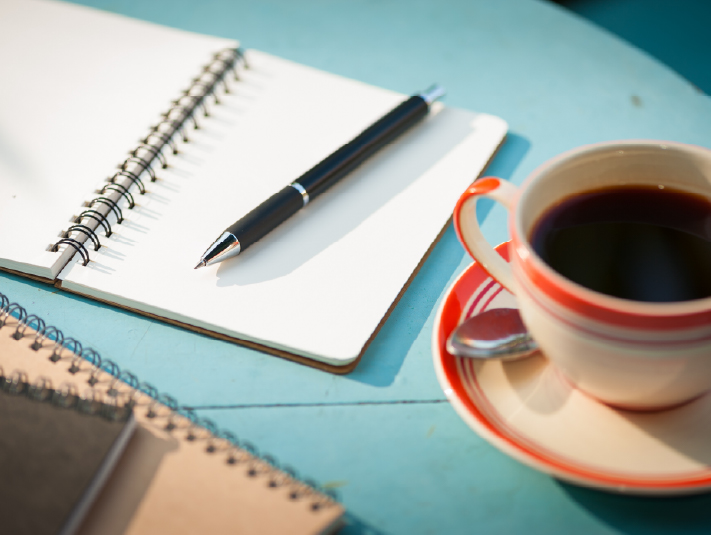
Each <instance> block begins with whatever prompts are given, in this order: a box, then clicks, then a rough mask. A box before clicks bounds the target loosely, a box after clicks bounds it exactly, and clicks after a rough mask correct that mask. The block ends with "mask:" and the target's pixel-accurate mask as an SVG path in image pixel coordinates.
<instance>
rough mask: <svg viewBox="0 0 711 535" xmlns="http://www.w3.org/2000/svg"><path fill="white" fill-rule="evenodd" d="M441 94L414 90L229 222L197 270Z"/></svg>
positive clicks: (264, 229)
mask: <svg viewBox="0 0 711 535" xmlns="http://www.w3.org/2000/svg"><path fill="white" fill-rule="evenodd" d="M443 95H444V89H443V88H442V87H440V86H438V85H433V86H432V87H430V88H429V89H427V90H426V91H424V92H422V93H420V94H418V95H413V96H412V97H410V98H409V99H407V100H406V101H405V102H403V103H402V104H400V105H399V106H397V107H396V108H394V109H393V110H391V111H390V112H388V113H387V114H386V115H385V116H384V117H381V118H380V119H378V120H377V121H376V122H375V123H373V124H372V125H370V126H369V127H368V128H367V129H366V130H364V131H363V132H361V133H360V134H359V135H358V136H357V137H356V138H355V139H353V140H352V141H350V142H349V143H347V144H345V145H343V146H342V147H341V148H339V149H338V150H337V151H336V152H334V153H333V154H331V155H330V156H328V157H327V158H326V159H325V160H323V161H321V162H320V163H318V164H317V165H316V166H315V167H312V168H311V169H310V170H309V171H307V172H306V173H304V174H303V175H301V176H300V177H299V178H297V179H296V180H295V181H294V182H292V183H291V184H289V185H288V186H286V187H285V188H284V189H282V190H281V191H279V192H278V193H276V194H275V195H272V196H271V197H269V198H268V199H267V200H266V201H264V202H263V203H262V204H260V205H259V206H257V207H256V208H255V209H254V210H252V211H251V212H249V213H248V214H247V215H246V216H244V217H243V218H242V219H240V220H239V221H237V222H236V223H233V224H232V225H231V226H229V227H227V229H226V230H225V231H224V232H223V233H222V234H221V235H220V237H219V238H217V240H215V242H214V243H213V244H212V245H211V246H210V247H209V248H208V249H207V251H205V253H204V254H203V255H202V258H200V263H199V264H198V265H197V266H195V269H198V268H201V267H203V266H209V265H211V264H216V263H217V262H222V261H223V260H225V259H227V258H230V257H232V256H235V255H238V254H239V253H240V252H241V251H244V250H245V249H246V248H247V247H249V246H250V245H252V244H253V243H254V242H256V241H258V240H260V239H261V238H263V237H264V236H266V235H267V234H269V233H270V232H271V231H272V230H274V229H275V228H276V227H278V226H279V225H281V224H282V223H283V222H284V221H286V220H287V219H289V218H290V217H291V216H292V215H294V214H295V213H296V212H298V211H299V210H301V209H302V208H303V207H304V206H306V205H307V204H308V203H309V202H310V201H311V200H313V199H314V198H316V197H317V196H319V195H321V194H322V193H323V192H324V191H326V190H327V189H328V188H330V187H331V186H333V185H334V184H335V183H336V182H338V181H339V180H340V179H342V178H343V177H344V176H346V175H347V174H348V173H350V172H351V171H353V170H354V169H355V168H356V167H358V166H359V165H360V164H361V163H363V162H364V161H365V160H366V159H367V158H368V157H370V156H371V155H373V154H374V153H375V152H377V151H378V149H380V148H382V147H383V146H385V145H386V144H387V143H389V142H391V141H392V140H394V139H395V138H396V137H397V136H399V135H400V134H402V133H403V132H404V131H405V130H407V129H408V128H410V127H411V126H413V125H414V124H415V123H416V122H418V120H419V119H421V118H422V117H424V116H425V115H427V112H428V111H429V108H430V104H432V102H434V101H435V100H437V99H438V98H440V97H441V96H443Z"/></svg>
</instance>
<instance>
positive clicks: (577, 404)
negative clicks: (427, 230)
mask: <svg viewBox="0 0 711 535" xmlns="http://www.w3.org/2000/svg"><path fill="white" fill-rule="evenodd" d="M496 250H497V251H498V252H499V254H501V256H502V257H504V259H506V260H507V261H508V242H507V243H503V244H501V245H499V246H498V247H497V248H496ZM515 306H516V301H515V298H514V297H513V296H512V295H511V294H510V293H509V292H508V291H506V290H505V289H504V288H502V287H501V286H500V285H499V284H498V283H497V282H496V281H494V280H493V279H492V278H491V277H490V276H489V275H488V273H486V271H484V269H483V268H482V267H481V266H479V265H478V264H477V263H476V262H475V263H473V264H472V265H471V266H469V267H468V268H467V269H466V270H465V271H464V272H463V273H462V274H461V275H460V276H459V278H458V279H457V280H456V281H455V282H454V284H453V285H452V287H451V288H450V289H449V290H448V291H447V293H446V295H445V297H444V299H443V302H442V304H441V306H440V308H439V310H438V312H437V316H436V318H435V325H434V332H433V337H432V352H433V357H434V366H435V371H436V373H437V378H438V380H439V382H440V385H441V387H442V389H443V390H444V393H445V395H446V396H447V398H448V399H449V401H450V402H451V404H452V406H453V407H454V409H455V410H456V411H457V413H458V414H459V415H460V417H461V418H462V419H463V420H464V421H465V422H466V423H467V424H468V425H469V426H470V427H471V428H472V429H473V430H474V431H476V432H477V433H478V434H479V435H481V436H482V437H483V438H484V439H486V440H487V441H489V442H490V443H491V444H492V445H494V446H495V447H496V448H498V449H499V450H501V451H503V452H504V453H506V454H508V455H510V456H511V457H513V458H514V459H517V460H518V461H520V462H522V463H524V464H526V465H528V466H530V467H532V468H535V469H537V470H540V471H542V472H544V473H546V474H549V475H552V476H554V477H556V478H559V479H561V480H565V481H568V482H571V483H574V484H577V485H583V486H587V487H594V488H598V489H601V490H607V491H612V492H624V493H630V494H646V495H673V494H690V493H698V492H704V491H707V490H709V489H711V426H710V425H709V424H708V422H710V421H711V396H709V395H707V396H703V397H701V398H699V399H697V400H695V401H693V402H691V403H688V404H686V405H683V406H681V407H677V408H674V409H669V410H666V411H661V412H646V413H645V412H631V411H621V410H616V409H613V408H611V407H608V406H606V405H604V404H601V403H599V402H597V401H595V400H593V399H592V398H590V397H588V396H586V395H585V394H583V393H581V392H579V391H578V390H576V389H575V388H574V387H573V386H571V384H570V383H569V382H568V381H567V380H566V379H565V378H564V377H562V375H561V374H560V373H559V372H558V371H557V370H556V369H555V367H554V366H552V365H551V364H550V363H549V362H548V361H547V360H546V359H545V357H543V356H542V355H540V354H539V355H537V356H534V357H531V358H528V359H524V360H520V361H513V362H501V361H477V360H473V359H467V358H460V357H455V356H453V355H450V354H449V353H448V352H447V350H446V349H445V344H446V341H447V337H448V336H449V335H450V334H451V332H452V331H453V330H454V328H455V327H456V326H457V325H458V324H459V323H461V321H463V320H464V319H466V318H467V317H469V316H471V315H473V314H476V313H479V312H483V311H484V310H488V309H491V308H504V307H508V308H514V307H515Z"/></svg>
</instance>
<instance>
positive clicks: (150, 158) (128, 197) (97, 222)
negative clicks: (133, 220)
mask: <svg viewBox="0 0 711 535" xmlns="http://www.w3.org/2000/svg"><path fill="white" fill-rule="evenodd" d="M240 66H242V67H245V68H246V67H248V65H247V60H246V58H245V56H244V53H243V51H242V50H241V49H240V48H228V49H225V50H222V51H220V52H218V53H217V54H215V55H214V57H213V59H212V61H211V62H210V63H209V64H208V65H206V66H205V67H203V71H202V73H201V74H200V76H198V77H197V78H194V79H193V81H192V84H191V85H190V87H189V88H188V89H186V90H185V91H183V94H182V95H181V96H180V98H178V99H177V100H175V101H173V102H172V105H171V107H170V108H169V109H168V111H167V112H165V113H164V114H163V115H162V119H161V121H160V122H159V123H158V124H156V125H155V126H153V127H151V129H150V132H149V133H148V135H146V136H145V137H144V138H143V139H142V140H141V142H140V144H139V145H138V146H137V147H136V148H135V149H133V150H132V151H130V152H129V156H128V157H127V158H126V159H125V160H124V161H123V163H121V164H120V165H119V166H118V169H119V171H118V172H116V173H115V174H114V175H113V176H111V177H109V178H107V179H106V181H107V184H106V185H105V186H104V187H103V188H101V190H99V191H98V192H97V193H98V194H99V195H100V196H99V197H95V198H93V199H91V200H90V201H88V202H85V203H84V207H85V208H87V209H86V210H84V211H82V212H81V213H80V214H79V215H78V216H76V217H74V218H72V223H73V225H72V226H70V227H69V228H68V229H67V230H66V231H62V232H61V233H60V239H59V240H58V241H57V242H55V243H53V244H51V245H50V246H49V249H48V250H49V251H51V252H60V251H64V250H66V248H67V247H71V248H72V249H74V254H73V255H72V256H74V255H76V254H79V256H81V258H82V265H84V266H86V265H87V264H88V263H89V262H90V260H91V257H90V255H89V250H88V249H87V247H86V245H85V244H86V241H87V240H91V242H92V243H93V245H94V250H95V251H98V250H99V249H100V248H101V242H100V241H99V238H98V236H97V234H96V231H97V229H98V228H99V227H101V228H102V229H103V230H104V232H105V236H106V237H109V236H111V232H112V231H111V225H110V223H109V221H108V216H109V214H111V213H113V214H114V216H115V218H116V224H119V225H120V224H121V223H122V222H123V211H122V210H121V207H119V204H118V203H119V201H120V200H121V199H124V200H125V201H126V203H127V207H128V209H129V210H131V209H133V207H134V206H135V205H136V203H135V201H134V198H133V194H132V193H131V192H130V191H129V190H130V189H131V187H132V186H133V187H135V188H136V189H137V190H138V193H139V194H140V195H144V194H145V193H146V187H145V184H144V182H143V180H142V179H141V176H142V175H143V174H144V173H145V174H147V175H148V177H149V178H150V181H151V182H155V181H156V180H157V176H156V171H155V168H154V167H155V166H156V163H157V164H159V165H160V167H161V168H163V169H165V168H166V167H168V160H167V159H166V157H165V154H164V151H165V149H166V147H169V148H170V150H171V152H172V153H173V154H178V145H177V144H176V142H175V136H176V135H179V136H180V138H181V139H182V141H183V142H184V143H188V142H189V141H190V140H189V138H188V135H187V131H186V129H187V123H188V122H191V123H192V126H193V128H195V129H197V128H200V124H199V123H198V120H197V112H198V110H201V111H202V113H203V115H204V116H205V117H209V115H210V114H209V110H208V107H207V100H208V97H213V100H214V104H216V105H217V104H219V103H220V100H219V97H218V96H217V89H218V87H220V86H221V87H222V90H223V91H224V92H225V93H229V92H230V87H229V85H228V84H227V79H226V78H227V75H228V74H230V73H232V74H233V77H234V79H235V80H239V73H238V67H240ZM62 246H64V248H63V249H60V248H61V247H62Z"/></svg>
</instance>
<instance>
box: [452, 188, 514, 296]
mask: <svg viewBox="0 0 711 535" xmlns="http://www.w3.org/2000/svg"><path fill="white" fill-rule="evenodd" d="M517 191H518V190H517V188H516V186H514V185H513V184H511V183H510V182H507V181H505V180H502V179H500V178H496V177H485V178H480V179H479V180H477V181H476V182H474V183H473V184H472V185H471V186H469V188H468V189H467V190H466V191H465V192H464V193H463V194H462V196H461V197H460V198H459V201H457V205H456V206H455V208H454V230H455V231H456V232H457V237H458V238H459V241H460V242H462V245H464V248H465V249H466V250H467V252H468V253H469V254H470V255H471V256H472V258H474V259H475V260H476V261H477V262H479V264H480V265H481V266H482V267H483V268H484V269H485V270H486V271H487V272H488V273H489V275H491V276H492V277H493V278H494V279H496V280H497V281H498V282H499V284H501V285H502V286H503V287H504V288H506V289H507V290H508V291H509V292H511V293H512V294H513V293H515V292H514V282H513V281H514V278H513V272H512V271H511V266H510V265H509V263H508V262H506V261H505V260H504V259H503V258H501V256H500V255H499V253H497V252H496V251H495V250H494V248H493V247H492V246H491V245H489V242H487V241H486V239H485V238H484V235H483V234H482V233H481V228H479V221H478V220H477V217H476V201H477V200H478V199H479V197H486V198H488V199H492V200H494V201H497V202H499V203H501V204H503V205H504V207H505V208H506V209H507V210H511V208H512V207H513V201H514V197H515V196H516V193H517Z"/></svg>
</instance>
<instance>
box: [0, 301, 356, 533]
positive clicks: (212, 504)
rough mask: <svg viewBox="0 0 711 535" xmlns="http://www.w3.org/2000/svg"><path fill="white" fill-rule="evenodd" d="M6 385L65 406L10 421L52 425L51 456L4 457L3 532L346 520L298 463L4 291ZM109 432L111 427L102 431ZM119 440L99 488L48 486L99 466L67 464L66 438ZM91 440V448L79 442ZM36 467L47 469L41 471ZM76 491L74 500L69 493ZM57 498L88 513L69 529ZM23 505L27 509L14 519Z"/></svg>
mask: <svg viewBox="0 0 711 535" xmlns="http://www.w3.org/2000/svg"><path fill="white" fill-rule="evenodd" d="M21 393H22V395H21ZM0 396H9V398H10V400H11V401H14V402H18V401H24V402H25V404H29V405H30V407H29V408H27V407H25V409H26V410H28V411H34V412H35V413H36V412H37V411H38V410H42V409H44V410H45V411H46V410H50V411H52V410H54V411H57V412H58V414H59V415H60V417H61V418H62V419H60V420H55V421H54V422H53V423H52V422H49V421H46V422H44V423H41V422H40V421H39V420H37V419H34V418H33V419H29V418H28V419H26V420H24V421H23V422H22V425H20V424H18V423H17V422H15V425H14V431H13V432H14V433H16V434H17V435H20V434H22V435H27V436H42V434H45V435H46V434H47V433H51V432H52V430H51V429H46V428H44V426H48V425H53V426H54V428H56V429H55V431H56V432H54V433H53V438H52V439H51V442H50V444H48V445H47V449H48V450H49V451H48V452H46V451H45V452H44V453H43V455H46V456H48V458H43V457H38V456H36V455H35V456H33V455H32V454H31V453H29V452H28V453H27V454H25V455H20V456H19V457H18V458H17V459H16V463H17V466H15V467H14V469H12V470H6V469H3V477H1V478H0V496H4V497H5V498H6V499H3V500H2V507H0V509H1V510H2V511H3V514H2V517H3V520H2V521H3V524H2V526H3V527H2V528H0V531H2V532H3V533H5V532H6V530H8V527H9V526H13V527H18V526H19V527H18V529H13V530H9V531H8V532H12V533H13V534H18V535H19V534H22V533H32V534H33V535H39V534H45V533H63V534H68V533H75V532H76V533H78V534H81V535H90V534H91V535H93V534H97V535H99V534H100V535H119V534H126V535H144V534H145V535H154V534H156V533H171V534H178V535H181V534H185V535H192V534H195V533H212V534H216V535H219V534H241V533H249V534H252V533H260V534H262V533H263V534H272V533H273V534H277V533H278V534H282V533H294V534H317V533H332V532H334V531H335V530H337V529H338V528H339V527H340V526H341V525H342V516H343V512H344V510H343V507H342V506H341V505H340V504H339V503H338V502H336V501H334V500H333V498H332V497H330V496H328V495H327V494H325V493H323V492H321V491H320V490H318V489H317V488H316V487H315V486H314V485H313V484H307V483H305V482H304V481H302V480H300V479H298V478H297V476H295V475H293V474H294V472H293V470H289V469H286V468H284V469H281V468H279V467H278V465H277V462H276V460H275V459H273V458H272V457H270V456H268V455H264V454H262V455H260V454H259V453H258V452H257V449H256V447H254V446H253V445H251V444H250V443H248V442H247V441H246V440H244V439H238V438H237V437H236V436H235V435H233V434H232V433H230V432H229V431H225V430H220V429H218V428H217V426H216V425H215V424H214V423H213V422H212V421H210V420H208V419H202V418H200V417H199V416H197V415H196V414H195V413H194V412H192V411H191V410H190V409H186V408H183V407H180V406H179V404H178V402H177V401H176V400H175V399H173V398H172V397H170V396H168V395H165V394H161V393H160V392H158V391H157V390H156V388H155V387H154V386H152V385H150V384H148V383H144V382H141V381H140V380H139V379H138V378H137V377H135V376H134V375H133V374H131V373H130V372H128V371H122V370H121V369H120V368H119V367H118V366H117V365H116V364H115V363H113V362H112V361H109V360H102V359H101V356H100V355H98V354H97V353H96V352H94V351H93V350H91V349H89V348H82V346H81V344H80V342H78V341H76V340H73V339H71V338H68V337H65V336H64V335H63V334H62V332H61V331H59V330H57V329H56V328H54V327H52V326H48V325H45V323H44V322H43V321H42V320H41V318H37V317H36V316H34V315H28V313H27V311H26V310H25V309H24V308H23V307H21V306H19V305H17V304H15V303H10V302H9V301H8V299H7V297H6V296H5V295H4V294H2V293H0ZM20 397H22V398H24V399H19V398H20ZM2 402H3V398H2V397H0V429H6V428H9V426H10V424H12V423H13V422H10V421H9V418H10V417H11V414H10V413H9V411H8V410H6V407H5V405H4V404H3V403H2ZM96 413H100V415H101V416H102V417H103V418H99V415H97V414H96ZM127 413H132V417H131V422H134V421H135V429H133V428H128V429H127V430H125V428H126V426H125V423H122V422H120V420H121V419H123V418H124V417H125V416H126V415H127ZM47 417H52V415H51V414H50V415H47ZM72 417H74V419H75V420H76V419H77V418H78V419H79V420H80V421H79V422H78V423H77V422H74V423H72V421H70V420H68V418H72ZM55 418H56V415H55ZM92 418H93V420H92ZM87 419H89V420H90V421H88V422H87ZM104 419H105V420H106V421H100V420H104ZM82 420H83V421H82ZM38 425H42V426H43V428H42V429H40V428H37V427H36V426H38ZM70 425H71V426H72V427H71V428H70V427H69V426H70ZM112 425H113V429H112V428H111V426H112ZM102 426H103V427H102ZM107 428H108V429H107ZM70 431H73V432H74V433H77V434H78V436H76V437H75V438H74V440H72V437H71V436H68V435H67V433H69V432H70ZM130 431H133V434H132V435H131V434H130ZM106 432H108V434H109V436H105V437H98V436H96V435H97V433H106ZM12 439H13V437H7V436H2V437H0V452H1V451H4V450H3V448H4V447H5V446H6V445H8V443H9V444H10V445H12V443H13V440H12ZM113 441H116V442H118V446H117V447H114V450H116V451H115V453H114V456H113V458H112V463H111V464H112V465H113V471H111V472H110V473H109V472H107V471H105V473H104V474H103V476H104V478H103V480H102V483H103V485H100V486H97V487H96V488H95V489H94V494H93V495H92V496H91V498H93V499H91V500H89V499H88V498H86V497H84V498H82V499H81V500H78V499H77V498H76V495H77V492H76V491H75V492H74V495H69V494H67V495H66V496H56V495H53V494H52V490H53V489H58V488H59V487H61V490H59V492H62V493H68V492H69V491H71V490H72V488H75V487H76V484H74V485H73V481H69V480H70V479H72V478H74V479H76V478H77V477H78V476H83V475H84V473H85V472H86V471H87V470H88V471H89V472H88V473H86V474H85V475H87V477H88V476H89V475H91V472H92V470H93V471H98V469H97V468H96V467H95V466H94V467H93V468H92V466H91V465H89V466H87V465H86V464H85V463H84V464H82V465H81V466H80V467H76V463H75V462H73V463H71V466H68V464H70V461H71V460H72V456H67V455H65V456H64V457H62V455H63V452H62V448H63V446H64V445H68V448H69V449H70V450H74V451H72V453H73V454H79V453H81V454H82V455H94V456H97V454H98V453H100V452H101V451H104V450H107V451H108V449H109V448H110V445H111V443H112V442H113ZM87 448H89V449H90V450H93V451H84V450H87ZM97 448H99V450H100V451H99V452H97V451H95V450H96V449H97ZM121 452H122V453H121ZM39 453H42V452H39ZM74 457H76V455H74ZM5 462H6V459H5V458H4V457H3V458H2V459H0V466H4V464H3V463H5ZM95 464H96V463H95ZM5 468H7V467H5ZM38 469H41V470H42V471H41V473H37V472H36V470H38ZM33 472H34V479H33V480H32V481H27V480H26V478H27V477H28V476H27V474H32V473H33ZM75 472H79V473H78V474H77V473H75ZM13 474H15V475H17V474H25V476H24V478H25V479H24V480H23V481H20V480H18V479H17V478H15V479H14V480H13V479H12V476H13ZM106 476H108V477H106ZM18 477H19V476H18ZM80 479H81V478H80ZM84 479H86V478H84ZM79 483H81V482H79ZM79 483H77V484H79ZM23 484H25V485H34V487H35V490H34V491H31V489H30V492H25V493H18V489H20V490H21V489H22V485H23ZM72 485H73V486H72ZM47 493H49V494H47ZM72 501H76V503H74V505H72ZM8 504H12V507H13V509H12V511H13V513H12V514H11V513H10V512H9V511H8V510H7V509H5V507H6V506H8ZM62 510H64V511H65V513H69V512H72V511H76V510H80V512H81V514H80V515H79V516H78V517H76V515H74V517H72V518H78V519H79V520H81V518H82V517H83V521H81V522H79V521H76V520H75V521H73V522H70V523H69V524H67V523H66V522H64V525H69V527H70V528H71V530H64V531H53V530H51V529H49V528H51V526H53V525H59V524H62V522H60V521H58V520H55V519H56V518H59V519H60V520H61V517H62V514H60V513H61V512H62ZM47 511H50V512H54V515H53V516H52V518H47V519H44V518H29V519H27V522H22V520H23V518H25V516H24V515H30V516H34V517H41V516H43V515H46V514H48V513H47ZM19 513H21V514H22V516H19V519H18V514H19ZM45 520H46V521H45ZM53 522H54V523H53ZM40 527H46V528H47V529H49V531H48V530H47V529H44V530H40Z"/></svg>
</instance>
